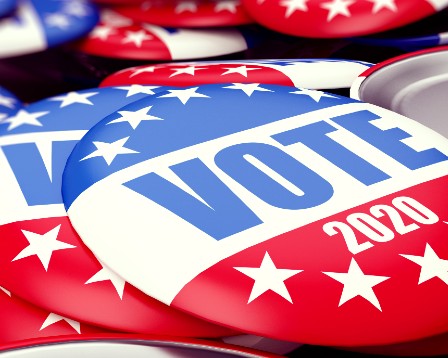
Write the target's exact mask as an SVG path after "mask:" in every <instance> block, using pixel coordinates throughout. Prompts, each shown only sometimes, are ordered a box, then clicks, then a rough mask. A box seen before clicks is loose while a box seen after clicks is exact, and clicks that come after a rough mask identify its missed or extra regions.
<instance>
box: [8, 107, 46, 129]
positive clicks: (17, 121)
mask: <svg viewBox="0 0 448 358" xmlns="http://www.w3.org/2000/svg"><path fill="white" fill-rule="evenodd" d="M48 113H50V112H34V113H30V112H27V111H26V110H24V109H21V110H19V111H18V112H17V113H16V115H15V116H13V117H9V118H7V119H5V120H4V121H3V122H2V123H9V126H8V131H10V130H12V129H14V128H17V127H20V126H22V125H24V124H28V125H30V126H37V127H42V123H41V122H40V121H38V120H37V119H38V118H40V117H43V116H45V115H46V114H48Z"/></svg>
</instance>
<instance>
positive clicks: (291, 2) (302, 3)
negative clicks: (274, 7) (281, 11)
mask: <svg viewBox="0 0 448 358" xmlns="http://www.w3.org/2000/svg"><path fill="white" fill-rule="evenodd" d="M308 1H309V0H282V1H281V2H280V6H284V7H286V8H287V9H286V12H285V17H290V16H291V15H292V14H293V13H294V12H296V11H297V10H299V11H305V12H307V11H308V6H307V5H306V3H307V2H308Z"/></svg>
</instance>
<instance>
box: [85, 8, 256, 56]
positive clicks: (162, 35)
mask: <svg viewBox="0 0 448 358" xmlns="http://www.w3.org/2000/svg"><path fill="white" fill-rule="evenodd" d="M105 16H107V17H105ZM254 40H257V37H256V36H255V35H254V34H253V33H252V32H248V31H242V30H239V29H237V28H225V29H185V28H163V27H160V26H156V25H152V24H148V23H137V22H133V21H132V20H131V19H129V18H127V17H124V16H120V15H119V14H116V13H113V12H111V11H107V12H106V13H104V12H103V13H102V20H101V22H100V23H99V25H97V26H96V27H95V29H94V30H93V31H92V32H91V33H90V34H89V36H88V37H87V38H86V39H84V40H82V41H81V42H80V43H79V44H78V46H77V48H78V50H79V51H82V52H85V53H87V54H90V55H96V56H103V57H112V58H122V59H133V60H148V61H149V60H152V61H156V60H158V61H160V60H187V59H197V58H206V57H217V56H223V55H227V54H232V53H237V52H241V51H245V50H247V49H248V48H249V46H251V43H252V42H253V41H254Z"/></svg>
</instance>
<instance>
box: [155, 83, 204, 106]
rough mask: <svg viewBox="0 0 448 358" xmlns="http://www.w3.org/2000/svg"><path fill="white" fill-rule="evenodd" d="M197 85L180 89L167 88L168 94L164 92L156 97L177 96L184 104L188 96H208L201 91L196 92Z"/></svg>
mask: <svg viewBox="0 0 448 358" xmlns="http://www.w3.org/2000/svg"><path fill="white" fill-rule="evenodd" d="M198 88H199V87H192V88H186V89H182V90H168V92H170V93H168V94H164V95H163V96H160V97H158V98H168V97H174V98H178V99H179V100H180V101H181V102H182V104H186V103H187V102H188V100H189V99H190V98H192V97H193V98H210V97H209V96H206V95H205V94H202V93H196V91H197V90H198Z"/></svg>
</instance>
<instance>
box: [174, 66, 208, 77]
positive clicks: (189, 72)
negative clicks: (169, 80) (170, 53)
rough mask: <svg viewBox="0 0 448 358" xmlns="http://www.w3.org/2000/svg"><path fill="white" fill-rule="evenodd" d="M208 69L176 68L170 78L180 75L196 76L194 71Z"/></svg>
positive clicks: (193, 67) (194, 67)
mask: <svg viewBox="0 0 448 358" xmlns="http://www.w3.org/2000/svg"><path fill="white" fill-rule="evenodd" d="M206 69H207V67H196V66H188V67H182V68H174V69H172V70H171V71H174V72H173V73H172V74H171V75H170V77H174V76H178V75H180V74H186V75H191V76H194V71H199V70H206Z"/></svg>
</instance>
